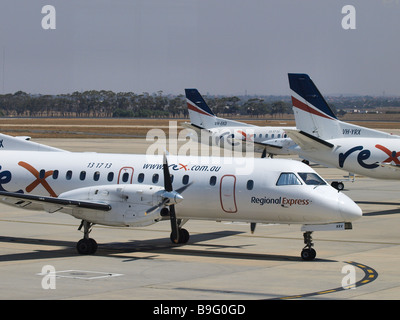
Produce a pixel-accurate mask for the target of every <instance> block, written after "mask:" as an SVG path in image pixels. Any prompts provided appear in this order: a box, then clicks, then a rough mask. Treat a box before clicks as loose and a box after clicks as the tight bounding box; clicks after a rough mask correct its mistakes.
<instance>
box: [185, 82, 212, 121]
mask: <svg viewBox="0 0 400 320" xmlns="http://www.w3.org/2000/svg"><path fill="white" fill-rule="evenodd" d="M185 94H186V101H187V106H188V109H189V110H192V111H194V112H197V113H200V114H202V115H205V116H210V117H215V114H214V113H213V112H212V111H211V109H210V108H209V107H208V105H207V103H206V102H205V101H204V99H203V97H202V96H201V94H200V93H199V91H198V90H197V89H185Z"/></svg>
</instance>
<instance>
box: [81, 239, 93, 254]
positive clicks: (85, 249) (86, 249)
mask: <svg viewBox="0 0 400 320" xmlns="http://www.w3.org/2000/svg"><path fill="white" fill-rule="evenodd" d="M76 249H77V250H78V252H79V253H80V254H94V253H95V252H96V251H97V242H96V241H95V240H94V239H92V238H89V239H81V240H79V241H78V243H77V244H76Z"/></svg>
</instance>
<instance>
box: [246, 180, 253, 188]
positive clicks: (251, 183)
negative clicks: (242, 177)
mask: <svg viewBox="0 0 400 320" xmlns="http://www.w3.org/2000/svg"><path fill="white" fill-rule="evenodd" d="M246 187H247V190H253V187H254V181H253V180H248V181H247V186H246Z"/></svg>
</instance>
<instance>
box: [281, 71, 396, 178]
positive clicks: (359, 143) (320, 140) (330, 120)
mask: <svg viewBox="0 0 400 320" xmlns="http://www.w3.org/2000/svg"><path fill="white" fill-rule="evenodd" d="M289 84H290V89H291V92H292V103H293V111H294V115H295V119H296V127H297V130H287V131H286V132H287V133H288V135H289V136H290V137H291V138H292V139H293V140H294V141H295V142H296V143H297V144H298V146H299V147H300V150H297V151H298V153H299V155H300V156H301V157H304V158H306V159H308V160H311V161H315V162H317V163H320V164H323V165H326V166H328V167H336V168H338V169H343V170H346V171H348V172H352V173H356V174H360V175H364V176H367V177H372V178H377V179H400V159H399V156H400V152H399V151H400V136H398V135H392V134H389V133H385V132H382V131H378V130H374V129H369V128H365V127H361V126H357V125H353V124H349V123H346V122H343V121H340V120H338V119H337V118H336V116H335V114H334V113H333V112H332V110H331V108H330V107H329V105H328V104H327V102H326V101H325V99H324V98H323V96H322V94H321V93H320V92H319V91H318V89H317V87H316V86H315V84H314V83H313V81H312V80H311V79H310V77H309V76H308V75H307V74H294V73H291V74H289ZM397 150H399V151H397Z"/></svg>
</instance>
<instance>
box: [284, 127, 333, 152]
mask: <svg viewBox="0 0 400 320" xmlns="http://www.w3.org/2000/svg"><path fill="white" fill-rule="evenodd" d="M285 132H286V133H287V135H288V136H289V137H290V138H291V139H292V140H293V141H294V142H295V143H297V144H298V145H299V146H300V148H301V149H303V150H305V151H307V150H318V149H320V148H321V147H322V148H327V149H332V148H333V147H334V146H335V145H334V144H332V143H330V142H328V141H325V140H322V139H320V138H318V137H315V136H313V135H311V134H309V133H307V132H304V131H301V130H293V129H287V130H285Z"/></svg>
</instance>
